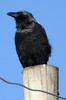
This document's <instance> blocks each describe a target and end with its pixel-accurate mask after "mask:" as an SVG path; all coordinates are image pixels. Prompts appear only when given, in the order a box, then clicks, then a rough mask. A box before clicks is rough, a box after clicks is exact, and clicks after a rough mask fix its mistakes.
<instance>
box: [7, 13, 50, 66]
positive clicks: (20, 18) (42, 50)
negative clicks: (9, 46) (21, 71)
mask: <svg viewBox="0 0 66 100" xmlns="http://www.w3.org/2000/svg"><path fill="white" fill-rule="evenodd" d="M8 15H10V16H12V17H14V18H15V20H16V28H17V31H16V34H15V45H16V51H17V54H18V57H19V60H20V62H21V64H22V65H23V67H24V68H25V67H28V66H33V65H39V64H47V61H48V60H49V56H50V55H51V46H50V44H49V41H48V38H47V35H46V32H45V29H44V28H43V27H42V26H41V25H40V24H39V23H37V22H36V20H35V18H34V17H33V15H32V14H31V13H29V12H27V11H19V12H9V13H8Z"/></svg>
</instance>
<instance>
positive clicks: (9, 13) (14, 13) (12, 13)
mask: <svg viewBox="0 0 66 100" xmlns="http://www.w3.org/2000/svg"><path fill="white" fill-rule="evenodd" d="M7 15H9V16H12V17H14V18H16V17H17V14H16V12H8V13H7Z"/></svg>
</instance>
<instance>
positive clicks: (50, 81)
mask: <svg viewBox="0 0 66 100" xmlns="http://www.w3.org/2000/svg"><path fill="white" fill-rule="evenodd" d="M22 74H23V84H24V85H25V86H27V87H29V88H32V89H40V90H44V91H48V92H50V93H53V94H56V95H57V93H58V92H57V90H58V68H57V67H55V66H52V65H45V64H44V65H37V66H31V67H27V68H25V69H24V70H23V73H22ZM24 100H58V99H57V97H54V96H52V95H49V94H46V93H39V92H35V91H30V90H28V89H25V88H24Z"/></svg>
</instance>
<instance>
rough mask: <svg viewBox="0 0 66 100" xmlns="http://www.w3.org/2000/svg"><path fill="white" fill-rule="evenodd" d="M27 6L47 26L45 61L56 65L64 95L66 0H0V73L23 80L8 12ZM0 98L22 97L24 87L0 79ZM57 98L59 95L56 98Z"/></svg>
mask: <svg viewBox="0 0 66 100" xmlns="http://www.w3.org/2000/svg"><path fill="white" fill-rule="evenodd" d="M20 10H26V11H29V12H31V13H32V14H33V16H34V17H35V19H36V20H37V22H38V23H40V24H41V25H42V26H43V27H44V28H45V30H46V33H47V36H48V38H49V42H50V44H51V45H52V54H51V57H50V59H49V61H48V64H50V65H54V66H57V67H58V68H59V93H60V96H63V97H66V86H65V84H66V60H65V59H66V53H65V51H66V46H65V45H66V0H0V77H3V78H5V79H6V80H8V81H11V82H18V83H22V73H21V72H22V70H23V67H22V65H21V64H20V62H19V60H18V56H17V54H16V50H15V43H14V36H15V31H16V26H15V21H14V19H13V18H11V17H10V16H7V12H11V11H12V12H13V11H20ZM0 100H23V89H22V88H21V87H18V86H13V85H8V84H6V83H4V82H2V81H0ZM59 100H60V99H59Z"/></svg>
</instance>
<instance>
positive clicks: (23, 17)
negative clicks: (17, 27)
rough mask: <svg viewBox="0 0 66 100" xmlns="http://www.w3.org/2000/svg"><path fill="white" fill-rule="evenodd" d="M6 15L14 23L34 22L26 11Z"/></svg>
mask: <svg viewBox="0 0 66 100" xmlns="http://www.w3.org/2000/svg"><path fill="white" fill-rule="evenodd" d="M7 15H9V16H11V17H13V18H15V20H16V22H27V21H28V22H32V21H34V22H36V20H35V19H34V17H33V15H32V14H31V13H29V12H27V11H18V12H8V13H7Z"/></svg>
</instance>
